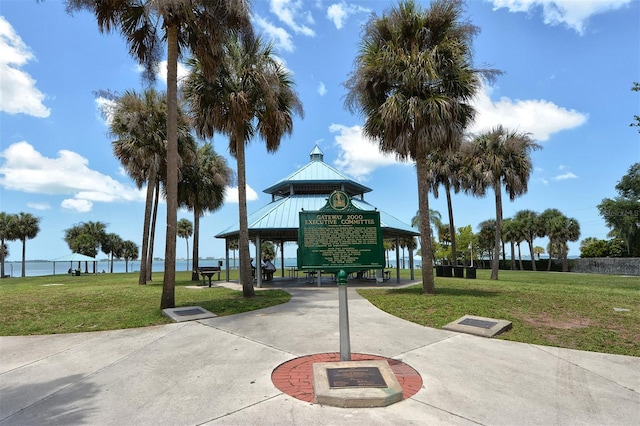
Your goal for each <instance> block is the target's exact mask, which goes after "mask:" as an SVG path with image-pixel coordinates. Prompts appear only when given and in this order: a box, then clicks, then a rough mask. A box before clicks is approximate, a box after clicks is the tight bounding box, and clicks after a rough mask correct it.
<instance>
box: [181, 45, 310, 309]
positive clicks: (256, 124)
mask: <svg viewBox="0 0 640 426" xmlns="http://www.w3.org/2000/svg"><path fill="white" fill-rule="evenodd" d="M190 65H191V67H192V71H191V74H190V76H189V77H188V78H187V81H186V82H185V86H184V93H185V98H186V100H187V102H188V103H189V105H190V106H191V111H192V112H193V114H194V116H195V119H194V121H195V127H196V131H197V133H198V135H200V136H201V137H213V134H214V132H216V131H218V132H221V133H223V134H226V135H228V136H229V152H230V153H231V155H233V156H234V157H235V158H236V161H237V173H238V210H239V213H238V215H239V222H240V232H239V238H238V244H239V251H240V282H241V283H242V289H243V290H242V293H243V295H244V297H252V296H253V295H254V294H255V293H254V289H253V279H252V276H251V260H250V259H251V257H250V254H249V227H248V223H247V195H246V172H245V168H246V163H245V152H244V151H245V144H247V143H249V141H250V140H251V139H252V138H253V137H254V136H259V137H261V138H262V139H264V140H265V142H266V147H267V151H268V152H275V151H276V150H277V149H278V147H279V146H280V140H281V138H282V136H283V135H285V134H291V132H292V130H293V115H294V114H295V113H297V114H299V115H300V116H303V114H304V113H303V110H302V104H301V102H300V100H299V99H298V95H297V94H296V92H295V91H294V89H293V85H294V83H293V80H292V78H291V74H290V73H289V71H287V70H286V69H285V68H284V67H283V66H282V64H281V63H280V62H279V61H278V60H277V58H276V57H275V55H274V53H273V46H272V45H271V44H268V45H263V43H262V40H261V39H260V38H259V37H257V38H254V37H245V38H244V39H239V38H237V37H230V38H229V39H228V41H227V44H226V48H225V56H224V58H223V60H222V63H221V65H220V73H219V75H218V77H217V78H216V79H215V81H214V82H211V83H210V82H207V79H206V78H205V74H204V72H203V68H202V65H201V64H200V63H199V62H198V61H197V60H192V61H190Z"/></svg>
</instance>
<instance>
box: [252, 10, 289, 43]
mask: <svg viewBox="0 0 640 426" xmlns="http://www.w3.org/2000/svg"><path fill="white" fill-rule="evenodd" d="M253 22H254V23H255V24H256V26H257V27H258V28H260V29H261V30H262V32H263V33H264V34H265V35H266V37H267V38H268V39H270V40H273V42H274V43H275V45H276V46H277V47H278V48H279V49H282V50H284V51H286V52H293V50H294V46H293V41H292V40H291V35H290V34H289V33H288V32H287V30H285V29H284V28H281V27H277V26H275V25H273V24H272V23H270V22H269V21H267V20H266V19H264V18H262V17H261V16H258V15H253Z"/></svg>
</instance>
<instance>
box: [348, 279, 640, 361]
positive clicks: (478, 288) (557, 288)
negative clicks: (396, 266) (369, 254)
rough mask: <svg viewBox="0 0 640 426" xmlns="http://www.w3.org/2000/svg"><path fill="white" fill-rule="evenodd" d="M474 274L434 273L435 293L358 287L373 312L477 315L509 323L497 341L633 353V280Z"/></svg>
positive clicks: (423, 317)
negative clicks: (469, 276) (495, 277)
mask: <svg viewBox="0 0 640 426" xmlns="http://www.w3.org/2000/svg"><path fill="white" fill-rule="evenodd" d="M416 272H419V271H416ZM394 273H395V272H394ZM394 273H392V274H391V276H392V277H393V276H394ZM403 274H406V277H405V278H408V272H407V271H403ZM477 275H478V278H477V279H475V280H467V279H461V278H443V277H436V292H437V294H436V295H435V296H427V295H424V294H422V286H421V285H418V286H412V287H408V288H403V289H393V290H384V289H371V290H369V289H362V290H358V292H359V293H360V295H362V296H363V297H365V298H366V299H368V300H369V301H370V302H371V303H373V304H374V305H375V306H377V307H379V308H380V309H382V310H384V311H386V312H388V313H390V314H392V315H394V316H397V317H400V318H404V319H406V320H409V321H412V322H415V323H418V324H421V325H424V326H427V327H434V328H440V327H442V326H443V325H445V324H447V323H449V322H451V321H455V320H456V319H458V318H460V317H462V316H464V315H467V314H468V315H478V316H483V317H489V318H497V319H506V320H509V321H511V322H512V323H513V328H512V329H511V330H510V331H508V332H506V333H504V334H502V335H500V336H498V337H497V338H499V339H505V340H513V341H517V342H525V343H533V344H540V345H549V346H559V347H563V348H570V349H579V350H585V351H595V352H606V353H612V354H623V355H633V356H640V277H623V276H611V275H595V274H571V273H558V272H530V271H500V274H499V278H500V279H499V280H498V281H491V280H489V276H490V271H488V270H478V274H477ZM403 277H404V275H403ZM614 308H622V309H629V311H622V312H619V311H617V310H615V309H614Z"/></svg>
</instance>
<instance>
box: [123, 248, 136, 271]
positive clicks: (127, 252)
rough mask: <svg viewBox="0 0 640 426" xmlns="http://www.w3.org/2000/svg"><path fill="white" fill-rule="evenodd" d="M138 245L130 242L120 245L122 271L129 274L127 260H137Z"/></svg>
mask: <svg viewBox="0 0 640 426" xmlns="http://www.w3.org/2000/svg"><path fill="white" fill-rule="evenodd" d="M138 250H139V248H138V245H137V244H136V243H134V242H133V241H131V240H127V241H125V242H124V243H122V257H123V258H124V268H125V269H124V271H125V272H129V260H135V259H137V258H138Z"/></svg>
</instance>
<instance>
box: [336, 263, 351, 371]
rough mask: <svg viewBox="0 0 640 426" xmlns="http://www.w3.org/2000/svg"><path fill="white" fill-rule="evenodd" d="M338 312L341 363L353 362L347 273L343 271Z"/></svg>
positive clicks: (340, 278)
mask: <svg viewBox="0 0 640 426" xmlns="http://www.w3.org/2000/svg"><path fill="white" fill-rule="evenodd" d="M338 310H339V312H340V361H351V343H350V338H349V306H348V300H347V273H346V272H345V271H343V270H340V272H338Z"/></svg>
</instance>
